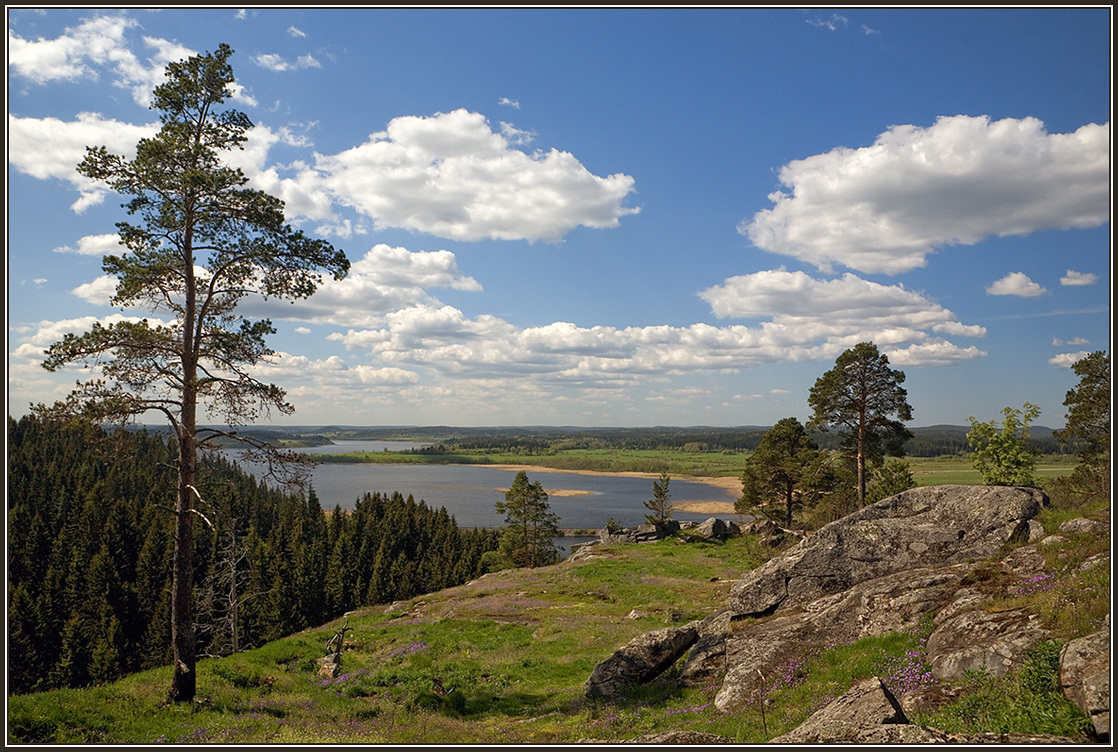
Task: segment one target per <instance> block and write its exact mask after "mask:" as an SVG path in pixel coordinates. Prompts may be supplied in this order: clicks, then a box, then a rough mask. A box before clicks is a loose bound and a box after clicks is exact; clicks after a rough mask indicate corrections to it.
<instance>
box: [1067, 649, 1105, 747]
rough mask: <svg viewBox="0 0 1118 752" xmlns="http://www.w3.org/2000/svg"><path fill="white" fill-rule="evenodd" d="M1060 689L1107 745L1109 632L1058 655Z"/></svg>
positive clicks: (1100, 739)
mask: <svg viewBox="0 0 1118 752" xmlns="http://www.w3.org/2000/svg"><path fill="white" fill-rule="evenodd" d="M1060 688H1061V690H1062V691H1063V693H1064V697H1066V698H1067V699H1068V701H1069V702H1071V703H1073V704H1074V705H1076V706H1077V707H1079V709H1080V710H1082V711H1083V712H1084V713H1086V714H1087V716H1088V717H1089V718H1090V719H1091V723H1092V725H1093V726H1094V727H1095V735H1096V736H1097V737H1098V739H1099V741H1102V742H1109V741H1110V630H1109V628H1108V629H1107V630H1105V631H1101V632H1095V633H1094V634H1091V635H1088V636H1086V637H1080V638H1078V639H1075V640H1071V641H1070V642H1068V644H1067V645H1065V646H1064V649H1063V650H1062V651H1061V652H1060Z"/></svg>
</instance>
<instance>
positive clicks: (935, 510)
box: [585, 486, 1110, 743]
mask: <svg viewBox="0 0 1118 752" xmlns="http://www.w3.org/2000/svg"><path fill="white" fill-rule="evenodd" d="M1047 503H1048V499H1047V496H1046V495H1045V494H1044V493H1043V492H1042V491H1039V490H1037V489H1033V488H1012V487H995V486H936V487H927V488H915V489H911V490H909V491H905V492H904V493H901V494H898V495H897V496H893V497H891V498H888V499H885V500H883V501H881V502H878V503H877V504H874V505H872V506H868V507H865V508H864V509H861V510H859V511H858V512H855V513H854V514H851V515H849V516H847V517H844V518H843V519H841V520H837V521H835V522H833V523H831V524H829V525H826V526H825V527H823V528H821V529H819V530H818V531H817V532H815V533H814V534H811V535H809V536H807V537H806V538H804V539H803V540H801V541H800V542H799V543H797V544H796V545H794V546H793V547H791V548H790V549H788V550H787V551H786V552H784V553H783V554H780V555H778V556H776V557H775V558H773V559H771V560H770V561H768V562H767V563H766V564H764V565H763V566H761V567H759V568H757V569H755V570H753V571H751V572H748V573H746V574H745V575H744V576H743V577H742V579H741V580H740V581H739V582H738V583H736V584H735V586H734V587H733V589H732V591H731V593H730V596H729V599H728V600H729V602H728V604H727V606H726V607H725V608H723V609H720V610H719V611H717V612H715V613H712V614H710V615H708V616H707V617H706V618H704V619H702V620H701V621H696V622H693V623H691V624H687V625H683V626H680V627H675V628H669V629H661V630H656V631H655V632H650V633H648V634H646V635H642V636H640V637H638V638H636V639H635V640H633V641H632V642H630V643H629V644H628V645H625V646H623V647H621V648H620V649H619V650H617V651H616V652H615V653H614V654H613V656H611V657H610V658H608V659H606V660H604V661H602V662H601V663H600V664H599V665H598V666H597V667H596V668H595V670H594V672H593V674H592V675H591V676H590V677H589V678H588V679H587V681H586V687H585V689H586V693H587V695H588V696H612V695H615V694H617V693H619V692H620V691H622V690H623V689H624V688H625V687H626V686H629V685H632V684H636V683H641V682H646V681H649V680H651V679H652V678H655V676H657V675H659V673H661V672H662V671H664V670H665V669H666V668H668V667H669V666H671V665H673V664H674V663H675V662H676V661H677V660H678V659H680V658H682V657H684V656H685V655H686V658H685V661H684V664H683V670H682V681H683V682H684V683H685V684H688V685H691V686H700V685H705V684H708V683H710V682H717V683H718V684H717V686H719V687H720V689H719V690H718V693H717V695H716V696H715V700H714V703H715V705H716V706H717V707H718V708H720V709H722V710H724V711H732V710H734V709H737V708H740V707H742V706H743V705H745V704H746V703H747V701H748V698H749V697H750V696H751V695H752V694H753V693H754V692H755V691H757V690H759V689H760V688H761V686H762V685H763V683H764V677H765V676H766V675H773V673H774V672H775V671H776V670H777V669H778V667H779V666H780V665H781V664H784V663H786V662H788V661H789V660H792V659H795V658H797V657H799V656H802V655H803V654H804V652H805V649H807V648H810V647H813V646H822V645H829V644H830V645H833V644H839V643H845V642H852V641H854V640H857V639H859V638H861V637H866V636H870V635H881V634H887V633H890V632H895V631H900V630H905V629H910V628H912V627H914V626H915V625H917V624H918V623H919V622H920V621H921V620H922V619H924V618H925V617H929V616H930V617H931V618H932V619H933V622H934V625H935V627H934V631H933V632H932V634H931V636H930V637H929V638H928V641H927V647H926V653H927V661H928V663H929V664H930V666H931V671H932V676H933V677H934V678H935V679H937V680H942V681H954V680H958V679H961V678H962V677H963V674H964V672H965V671H967V670H968V669H976V668H982V669H985V670H987V671H989V672H990V673H991V674H993V675H995V676H1004V675H1005V674H1007V673H1008V672H1009V671H1011V670H1012V669H1014V668H1016V667H1018V666H1020V665H1021V663H1022V661H1023V659H1024V656H1025V653H1026V652H1027V651H1028V650H1029V649H1031V648H1032V647H1034V646H1035V645H1037V644H1038V643H1040V642H1042V641H1045V640H1047V639H1049V635H1048V634H1047V632H1046V631H1045V630H1044V628H1043V627H1042V626H1041V624H1040V623H1039V620H1038V619H1037V617H1036V615H1035V614H1031V613H1029V612H1027V611H1025V610H1021V609H1016V610H1013V609H1011V610H1003V611H998V612H989V611H986V610H984V609H982V608H981V604H982V603H983V602H984V601H987V600H988V599H989V598H990V597H991V592H990V583H991V582H994V583H997V585H996V586H997V587H998V588H1001V589H1003V590H1004V593H1003V594H1005V595H1009V594H1012V593H1013V592H1014V588H1021V587H1023V586H1024V585H1025V584H1026V583H1029V582H1031V581H1035V580H1036V578H1037V577H1043V576H1044V575H1045V571H1044V567H1045V562H1044V558H1043V556H1042V555H1041V552H1040V547H1042V546H1044V545H1045V542H1046V541H1045V538H1044V531H1043V529H1042V527H1041V526H1040V525H1039V523H1037V522H1036V521H1035V520H1034V519H1033V518H1034V517H1035V516H1036V514H1037V513H1038V512H1039V511H1040V509H1041V508H1042V507H1043V506H1045V505H1046V504H1047ZM1099 525H1103V530H1102V532H1107V531H1108V529H1109V526H1108V525H1105V523H1100V522H1098V521H1097V520H1085V519H1081V520H1072V521H1070V522H1068V523H1065V525H1064V529H1066V530H1067V531H1068V532H1073V531H1075V530H1078V529H1080V528H1083V527H1085V526H1088V527H1094V528H1097V527H1098V526H1099ZM770 532H771V531H770ZM1094 532H1100V531H1099V530H1097V529H1095V530H1094ZM774 534H775V533H774ZM1049 540H1050V539H1049ZM1007 544H1014V545H1007ZM1006 551H1008V553H1004V552H1006ZM587 553H589V552H587ZM1092 564H1093V565H1095V566H1108V567H1109V564H1110V562H1109V557H1108V556H1107V557H1104V559H1100V560H1097V561H1094V562H1092ZM1109 669H1110V628H1109V620H1108V621H1107V624H1106V626H1105V629H1104V630H1103V631H1100V632H1099V633H1097V634H1094V635H1090V636H1088V637H1083V638H1080V639H1077V640H1073V641H1071V642H1069V643H1068V644H1067V645H1066V646H1065V647H1064V650H1063V652H1062V654H1061V665H1060V680H1061V686H1062V688H1063V692H1064V695H1065V697H1067V698H1068V700H1070V701H1071V702H1073V703H1075V704H1076V705H1077V706H1078V707H1080V708H1081V709H1083V711H1084V712H1085V713H1086V714H1087V715H1088V716H1089V717H1090V718H1091V721H1092V723H1093V725H1094V730H1095V734H1096V737H1097V738H1098V740H1099V741H1103V742H1107V741H1109V738H1110V682H1109ZM875 682H876V684H874V683H873V682H871V683H870V684H869V685H868V686H858V687H854V688H852V689H851V692H852V693H853V696H844V697H842V698H839V700H836V701H835V703H832V705H831V706H828V707H827V708H824V709H823V710H821V711H819V713H817V714H816V715H815V716H812V718H811V719H809V721H808V722H807V723H805V724H804V725H803V726H801V727H800V728H799V729H797V730H796V731H795V732H792V734H789V735H786V737H787V738H785V737H779V738H777V739H774V740H773V741H774V742H777V741H788V742H792V741H795V742H798V743H820V742H837V743H842V742H846V743H871V742H874V743H890V742H892V743H916V742H923V743H936V742H948V743H991V742H993V743H1046V742H1058V741H1064V742H1067V741H1070V740H1066V739H1053V738H1047V737H1026V736H1023V735H1012V736H1013V738H1009V737H1007V736H1005V735H998V734H983V735H977V736H975V735H967V736H966V738H964V737H963V736H960V735H953V734H946V733H945V732H942V731H937V730H935V729H927V728H923V727H920V726H914V725H912V724H909V723H908V720H907V717H906V716H905V714H904V709H903V707H902V704H901V703H898V702H897V701H896V698H895V697H894V695H893V692H892V691H891V690H890V688H889V687H886V686H885V685H884V684H882V683H881V682H880V680H875ZM866 698H871V699H866ZM920 699H921V698H920V697H919V696H918V695H916V693H914V697H913V698H911V699H910V698H908V697H906V698H905V701H906V702H910V701H911V702H918V701H920ZM945 699H946V698H945ZM923 701H925V702H934V700H929V698H927V697H925V698H923ZM875 703H876V704H875ZM855 707H856V708H862V709H864V708H866V707H870V708H871V709H872V710H871V712H868V713H862V714H859V713H855V712H854V711H853V710H851V708H855ZM924 709H927V708H924ZM878 711H881V713H882V714H883V715H882V717H881V718H874V717H873V716H874V715H875V713H878ZM817 716H818V718H817ZM661 736H663V735H661ZM669 736H670V735H669ZM972 737H973V738H972ZM1018 737H1021V738H1018ZM588 741H590V740H588ZM631 741H638V740H635V739H634V740H631ZM643 741H645V742H646V743H650V740H643ZM658 741H661V742H664V741H670V740H668V739H658ZM680 741H683V740H680ZM708 741H714V740H708ZM724 741H727V740H724Z"/></svg>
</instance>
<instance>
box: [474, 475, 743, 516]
mask: <svg viewBox="0 0 1118 752" xmlns="http://www.w3.org/2000/svg"><path fill="white" fill-rule="evenodd" d="M488 467H499V468H501V469H502V470H512V471H514V472H520V471H521V470H523V471H524V472H526V473H570V474H572V475H611V476H621V477H625V478H651V479H653V480H655V479H658V478H659V477H660V474H659V473H639V472H621V473H609V472H604V471H601V470H561V469H559V468H554V467H542V466H540V465H489V466H488ZM681 480H687V481H692V482H694V483H705V484H706V485H708V486H714V487H715V488H720V489H722V490H723V491H726V492H727V493H730V494H733V495H735V496H736V495H737V494H739V493H741V478H739V477H737V476H728V477H693V478H692V477H688V478H682V479H681ZM498 490H500V491H507V490H508V489H507V488H502V489H498ZM546 490H547V493H548V495H549V496H588V495H590V494H591V492H590V491H575V490H570V489H562V488H560V489H556V490H552V489H550V488H549V489H546ZM672 509H678V510H679V511H681V512H694V513H696V514H733V513H734V502H732V501H684V502H676V503H673V504H672Z"/></svg>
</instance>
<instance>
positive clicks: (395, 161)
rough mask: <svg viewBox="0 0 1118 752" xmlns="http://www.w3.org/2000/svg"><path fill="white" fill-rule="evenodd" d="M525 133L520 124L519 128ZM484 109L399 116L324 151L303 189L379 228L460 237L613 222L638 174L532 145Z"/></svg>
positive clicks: (559, 233) (528, 236)
mask: <svg viewBox="0 0 1118 752" xmlns="http://www.w3.org/2000/svg"><path fill="white" fill-rule="evenodd" d="M518 133H520V132H519V131H518ZM512 146H513V144H511V143H510V140H509V139H508V138H507V137H506V136H505V135H502V134H500V133H494V132H493V130H492V129H491V128H490V126H489V123H488V121H487V120H486V119H485V117H483V116H482V115H479V114H477V113H472V112H467V111H466V110H455V111H454V112H449V113H440V114H437V115H435V116H432V117H412V116H409V117H398V118H395V119H393V120H392V121H391V122H390V123H389V124H388V128H387V129H386V130H385V131H383V132H380V133H375V134H373V135H372V137H371V138H370V140H369V141H367V142H366V143H364V144H362V145H360V146H356V147H354V148H352V149H349V150H347V151H344V152H342V153H340V154H335V155H333V156H321V155H320V156H319V157H318V160H317V163H316V166H315V169H316V172H317V173H318V174H317V175H316V176H314V177H313V178H309V177H308V176H301V182H302V184H303V186H304V189H311V188H315V189H318V190H327V191H329V192H330V193H331V194H332V195H333V196H334V197H335V198H336V199H337V200H338V201H339V202H341V203H343V204H346V205H348V206H352V207H353V208H355V209H356V210H357V211H359V212H361V213H362V214H364V215H366V216H368V217H371V218H372V219H373V221H374V223H375V226H376V227H398V228H404V229H408V230H417V231H420V232H425V233H430V234H432V235H436V236H439V237H443V238H450V239H454V240H468V241H472V240H482V239H485V238H491V239H502V240H516V239H523V240H529V241H536V240H543V241H550V242H557V241H559V240H561V239H562V238H563V236H564V235H566V234H567V233H568V232H570V231H571V230H573V229H574V228H575V227H578V226H580V225H581V226H585V227H594V228H607V227H616V226H617V225H618V224H619V221H620V218H621V217H623V216H625V215H627V214H635V213H637V211H638V209H636V208H627V207H624V206H622V204H621V202H622V201H623V200H624V198H625V197H626V196H627V195H628V194H629V193H630V192H631V191H632V190H633V182H634V181H633V178H631V177H629V176H628V175H623V174H615V175H610V176H609V177H605V178H603V177H598V176H596V175H593V174H591V173H590V172H589V171H588V170H587V169H586V168H585V167H583V165H582V164H580V163H579V161H578V160H577V159H575V157H574V156H573V155H571V154H570V153H568V152H561V151H558V150H556V149H552V150H551V151H549V152H546V153H544V152H540V151H537V152H534V153H532V154H527V153H525V152H522V151H519V150H517V149H515V148H512Z"/></svg>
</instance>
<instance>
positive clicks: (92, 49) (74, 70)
mask: <svg viewBox="0 0 1118 752" xmlns="http://www.w3.org/2000/svg"><path fill="white" fill-rule="evenodd" d="M139 26H140V24H139V22H138V21H136V20H135V19H132V18H126V17H124V16H97V17H94V18H89V19H85V20H83V21H82V22H81V23H80V24H78V25H77V26H72V27H68V28H67V29H65V31H63V33H62V35H61V36H59V37H58V38H56V39H43V38H39V39H37V40H26V39H23V38H22V37H20V36H19V35H18V34H16V33H15V32H13V31H12V30H11V29H9V30H8V64H9V65H10V66H13V67H14V68H15V72H16V74H17V75H19V76H22V77H24V78H26V79H27V80H29V81H31V82H32V83H35V84H46V83H51V82H54V81H68V82H75V81H79V80H82V79H90V80H98V79H99V78H100V76H101V73H102V72H108V73H110V74H111V75H112V76H113V84H114V85H115V86H118V87H120V88H122V89H126V90H128V91H129V92H130V94H131V95H132V99H133V100H134V101H135V102H136V103H137V104H139V105H142V106H144V107H146V106H148V105H149V104H151V92H152V90H153V89H154V88H155V87H156V86H157V85H158V84H159V83H161V82H162V81H163V73H164V70H165V69H166V67H167V63H170V62H172V61H176V60H183V59H185V58H187V57H190V56H191V55H195V54H197V53H196V52H195V51H194V50H192V49H190V48H189V47H184V46H182V45H180V44H178V43H177V42H170V41H168V40H166V39H158V38H155V37H148V36H145V37H143V43H144V46H145V47H147V48H148V50H149V54H148V56H147V58H146V60H143V61H141V60H140V58H139V57H137V56H136V54H135V53H134V52H133V51H132V50H131V48H130V43H129V41H128V39H127V38H126V32H127V31H128V30H130V29H133V28H138V27H139Z"/></svg>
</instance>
